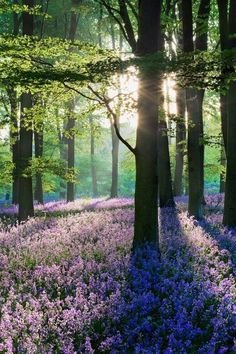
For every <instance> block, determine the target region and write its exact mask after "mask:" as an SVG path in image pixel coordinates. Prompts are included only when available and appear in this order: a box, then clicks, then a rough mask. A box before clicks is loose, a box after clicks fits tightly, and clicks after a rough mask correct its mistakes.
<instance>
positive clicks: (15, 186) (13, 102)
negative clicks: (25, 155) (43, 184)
mask: <svg viewBox="0 0 236 354" xmlns="http://www.w3.org/2000/svg"><path fill="white" fill-rule="evenodd" d="M8 96H9V100H10V106H11V113H10V114H11V116H10V140H11V152H12V162H13V165H14V167H13V174H12V204H18V194H19V166H18V164H19V129H18V120H17V106H18V104H17V96H16V92H15V91H14V89H9V90H8Z"/></svg>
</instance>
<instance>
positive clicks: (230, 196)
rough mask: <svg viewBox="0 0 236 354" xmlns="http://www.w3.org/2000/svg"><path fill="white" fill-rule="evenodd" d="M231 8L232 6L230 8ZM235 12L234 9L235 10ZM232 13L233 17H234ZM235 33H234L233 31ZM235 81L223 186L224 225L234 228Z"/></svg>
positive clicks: (235, 189) (230, 109) (235, 175)
mask: <svg viewBox="0 0 236 354" xmlns="http://www.w3.org/2000/svg"><path fill="white" fill-rule="evenodd" d="M232 7H233V6H232ZM235 11H236V8H235ZM235 13H236V12H234V16H235ZM235 32H236V31H235ZM235 112H236V81H233V82H231V83H230V86H229V91H228V134H227V169H226V185H225V207H224V219H223V223H224V225H227V226H230V227H235V226H236V202H235V201H236V183H235V181H236V153H235V151H236V138H235V136H236V117H235Z"/></svg>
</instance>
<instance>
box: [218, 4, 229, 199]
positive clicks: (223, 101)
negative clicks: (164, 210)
mask: <svg viewBox="0 0 236 354" xmlns="http://www.w3.org/2000/svg"><path fill="white" fill-rule="evenodd" d="M217 3H218V10H219V27H220V47H221V51H224V50H225V49H227V47H228V4H229V1H228V0H218V1H217ZM222 74H223V75H224V70H223V71H222ZM227 108H228V107H227V94H225V95H223V94H222V93H220V113H221V128H222V134H223V146H222V149H221V165H222V166H224V167H225V166H226V154H227V119H228V118H227V115H228V112H227ZM224 177H225V176H223V175H222V173H221V175H220V192H221V193H224V192H225V180H224Z"/></svg>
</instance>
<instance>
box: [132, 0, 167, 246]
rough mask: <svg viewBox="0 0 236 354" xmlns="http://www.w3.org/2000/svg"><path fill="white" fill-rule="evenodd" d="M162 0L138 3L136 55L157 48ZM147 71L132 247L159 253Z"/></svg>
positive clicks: (152, 91)
mask: <svg viewBox="0 0 236 354" xmlns="http://www.w3.org/2000/svg"><path fill="white" fill-rule="evenodd" d="M161 5H162V1H161V0H159V1H157V0H140V1H139V31H138V35H139V38H138V45H137V54H138V55H142V56H145V55H147V54H152V53H155V52H156V51H158V49H159V48H160V13H161ZM151 71H152V70H150V68H144V67H140V69H139V90H138V127H137V140H136V149H135V151H136V153H135V158H136V184H135V224H134V241H133V248H134V249H135V248H137V247H140V246H141V245H143V244H144V243H146V242H148V243H152V244H153V245H154V247H155V248H156V249H157V250H159V239H158V222H157V196H158V180H157V127H158V106H157V102H158V94H157V80H156V79H157V78H156V75H155V74H154V73H153V72H151Z"/></svg>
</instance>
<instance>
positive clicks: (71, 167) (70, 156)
mask: <svg viewBox="0 0 236 354" xmlns="http://www.w3.org/2000/svg"><path fill="white" fill-rule="evenodd" d="M73 108H74V102H73V101H71V102H70V109H69V114H71V117H69V119H68V124H67V133H69V136H68V138H67V146H68V149H67V167H68V172H69V173H71V174H72V175H74V174H75V131H74V129H75V118H74V117H73ZM74 200H75V183H74V182H73V181H68V182H67V202H73V201H74Z"/></svg>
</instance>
